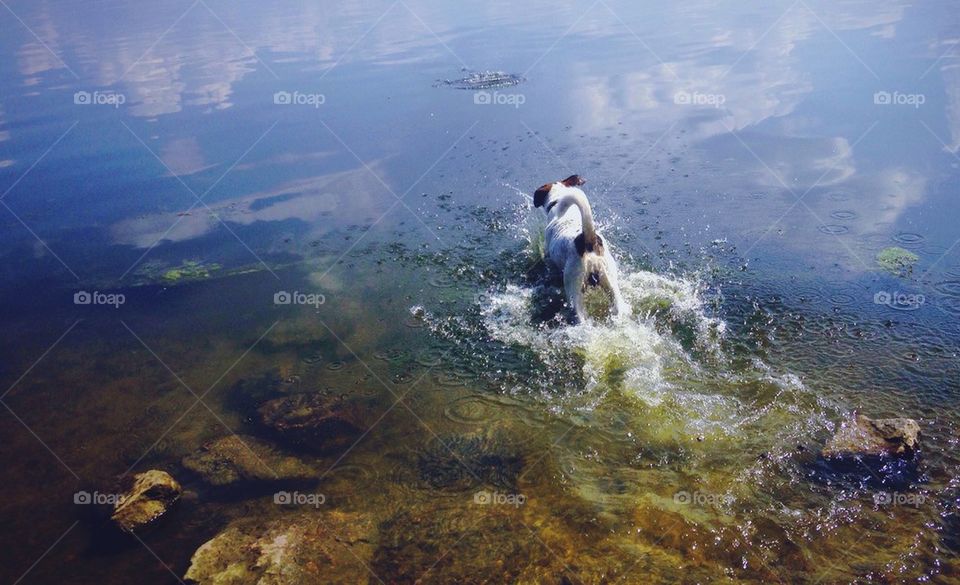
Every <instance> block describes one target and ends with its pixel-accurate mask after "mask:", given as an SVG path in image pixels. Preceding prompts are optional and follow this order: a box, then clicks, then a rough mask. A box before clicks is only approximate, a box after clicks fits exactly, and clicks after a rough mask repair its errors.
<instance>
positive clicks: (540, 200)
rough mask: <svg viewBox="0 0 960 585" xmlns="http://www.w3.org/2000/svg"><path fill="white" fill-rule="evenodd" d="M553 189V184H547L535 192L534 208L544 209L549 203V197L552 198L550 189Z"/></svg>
mask: <svg viewBox="0 0 960 585" xmlns="http://www.w3.org/2000/svg"><path fill="white" fill-rule="evenodd" d="M551 187H553V183H547V184H546V185H544V186H543V187H540V188H539V189H537V190H536V191H534V192H533V206H534V207H543V206H544V205H546V203H547V197H549V196H550V188H551Z"/></svg>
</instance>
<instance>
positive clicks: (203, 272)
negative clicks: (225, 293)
mask: <svg viewBox="0 0 960 585" xmlns="http://www.w3.org/2000/svg"><path fill="white" fill-rule="evenodd" d="M219 269H220V265H219V264H206V265H204V264H201V263H200V262H197V261H194V260H186V261H184V263H183V264H181V265H180V266H177V267H176V268H171V269H169V270H167V271H166V272H164V273H163V277H162V280H163V282H165V283H166V284H178V283H181V282H184V281H191V280H202V279H205V278H210V273H211V272H213V271H216V270H219Z"/></svg>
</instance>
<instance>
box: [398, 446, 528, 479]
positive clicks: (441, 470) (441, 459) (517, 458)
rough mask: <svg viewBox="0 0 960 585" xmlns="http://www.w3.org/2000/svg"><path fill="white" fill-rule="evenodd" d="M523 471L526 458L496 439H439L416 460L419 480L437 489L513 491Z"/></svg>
mask: <svg viewBox="0 0 960 585" xmlns="http://www.w3.org/2000/svg"><path fill="white" fill-rule="evenodd" d="M522 469H523V456H522V455H521V454H520V453H519V452H517V451H515V450H514V449H511V448H510V445H509V444H507V443H506V442H505V441H503V440H502V439H500V438H499V437H497V436H493V437H486V436H480V435H452V436H446V437H442V438H441V437H438V438H436V439H434V440H433V441H431V442H430V443H429V444H428V445H427V448H426V449H425V450H423V451H422V452H421V453H420V454H419V457H418V458H417V471H418V473H419V475H420V479H421V480H422V481H424V482H426V483H427V484H429V485H430V486H431V487H433V488H437V489H447V490H466V489H472V488H474V487H478V486H480V485H481V484H489V485H491V486H495V487H499V488H505V489H513V488H514V487H516V482H517V477H518V476H519V474H520V472H521V470H522Z"/></svg>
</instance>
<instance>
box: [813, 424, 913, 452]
mask: <svg viewBox="0 0 960 585" xmlns="http://www.w3.org/2000/svg"><path fill="white" fill-rule="evenodd" d="M919 446H920V425H919V424H917V421H915V420H913V419H911V418H884V419H871V418H868V417H866V416H864V415H862V414H855V415H854V416H853V418H851V419H850V420H847V421H844V422H843V423H842V424H841V425H840V428H839V429H838V430H837V432H836V434H835V435H834V436H833V438H831V439H830V441H829V442H828V443H827V445H826V447H824V448H823V452H822V453H823V456H824V457H828V458H841V457H854V456H858V455H859V456H874V457H877V456H884V457H887V456H895V457H911V456H913V455H914V454H915V453H916V451H917V449H918V448H919Z"/></svg>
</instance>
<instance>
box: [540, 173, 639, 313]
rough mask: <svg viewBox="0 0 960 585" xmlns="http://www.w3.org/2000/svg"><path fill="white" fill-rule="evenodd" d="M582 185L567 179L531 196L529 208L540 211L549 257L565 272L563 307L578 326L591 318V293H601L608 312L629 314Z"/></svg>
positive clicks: (575, 178) (577, 177) (574, 178)
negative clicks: (587, 298)
mask: <svg viewBox="0 0 960 585" xmlns="http://www.w3.org/2000/svg"><path fill="white" fill-rule="evenodd" d="M585 182H586V181H584V180H583V179H582V178H581V177H580V175H571V176H569V177H567V178H566V179H564V180H562V181H557V182H555V183H548V184H546V185H544V186H542V187H540V188H539V189H537V190H536V191H535V192H534V194H533V206H534V207H535V208H536V207H542V208H543V210H544V211H545V212H546V214H547V227H546V232H545V243H546V251H547V258H548V259H549V260H550V262H551V263H552V264H553V265H554V266H556V267H557V268H558V269H559V270H560V271H561V272H562V273H563V290H564V293H565V294H566V297H567V302H568V303H569V304H570V305H571V306H572V307H573V310H574V312H575V313H576V316H577V319H578V320H579V321H580V322H584V321H587V320H588V319H589V318H590V315H589V314H588V313H589V311H588V308H587V305H586V303H585V296H587V295H588V294H589V293H592V292H602V293H604V294H603V295H602V296H603V297H605V300H606V304H607V307H606V309H607V312H608V313H610V314H612V315H624V314H626V312H627V306H626V304H625V303H624V301H623V296H622V295H621V294H620V286H619V282H618V278H619V272H618V270H617V262H616V260H614V258H613V255H612V254H611V252H610V250H609V248H608V247H607V246H606V244H605V242H604V239H603V237H601V236H600V234H598V233H597V229H596V226H595V225H594V223H593V212H592V211H591V210H590V202H589V201H588V200H587V196H586V194H585V193H584V192H583V190H582V189H580V186H581V185H583V184H584V183H585Z"/></svg>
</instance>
